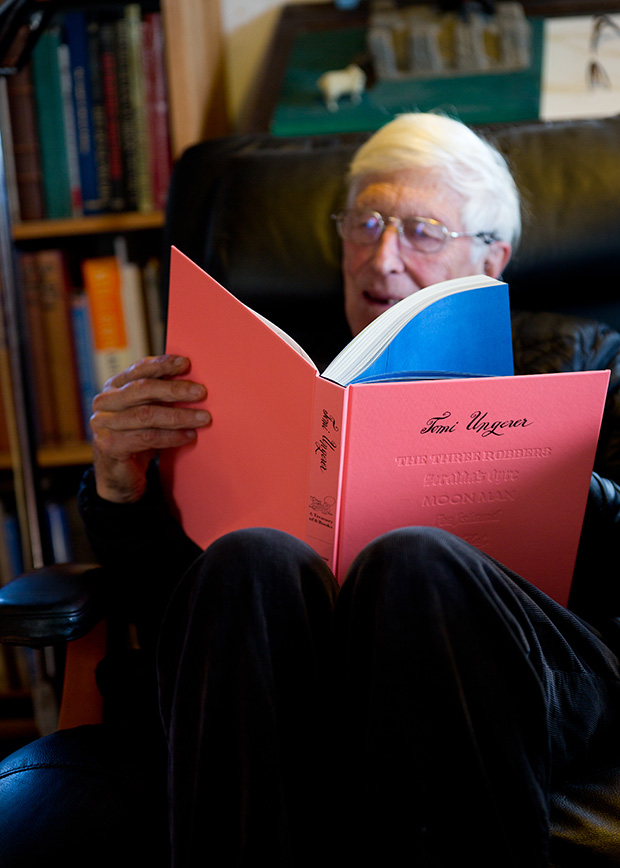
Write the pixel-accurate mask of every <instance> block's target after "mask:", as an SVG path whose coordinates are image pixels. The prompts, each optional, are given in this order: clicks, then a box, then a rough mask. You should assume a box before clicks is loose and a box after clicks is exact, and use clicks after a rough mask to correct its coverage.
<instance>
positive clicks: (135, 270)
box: [121, 262, 149, 362]
mask: <svg viewBox="0 0 620 868" xmlns="http://www.w3.org/2000/svg"><path fill="white" fill-rule="evenodd" d="M121 287H122V296H123V313H124V316H125V323H126V324H127V345H128V350H129V355H130V358H131V361H132V362H135V361H137V360H138V359H142V358H144V357H145V356H148V354H149V332H148V326H147V322H146V305H145V303H144V287H143V284H142V275H141V273H140V268H139V267H138V265H136V263H135V262H125V263H123V264H122V265H121Z"/></svg>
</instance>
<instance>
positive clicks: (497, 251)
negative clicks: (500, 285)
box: [484, 241, 512, 279]
mask: <svg viewBox="0 0 620 868" xmlns="http://www.w3.org/2000/svg"><path fill="white" fill-rule="evenodd" d="M511 254H512V245H511V244H510V242H508V241H493V242H491V244H490V245H489V246H488V248H487V250H486V251H485V257H484V273H485V274H487V275H488V276H489V277H495V278H496V279H497V278H499V277H500V275H501V273H502V272H503V270H504V268H505V267H506V266H507V265H508V262H509V261H510V256H511Z"/></svg>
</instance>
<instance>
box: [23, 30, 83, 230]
mask: <svg viewBox="0 0 620 868" xmlns="http://www.w3.org/2000/svg"><path fill="white" fill-rule="evenodd" d="M60 45H61V30H60V27H59V26H56V25H55V26H52V27H50V28H49V29H48V30H46V31H45V32H44V33H42V34H41V36H40V37H39V41H38V42H37V44H36V45H35V47H34V50H33V52H32V68H33V82H34V89H35V101H36V109H37V122H38V133H39V146H40V150H41V168H42V175H43V190H44V195H45V216H46V217H48V218H50V219H56V218H62V217H71V216H72V213H73V207H72V202H71V185H70V180H69V164H68V160H67V144H66V134H65V119H64V111H63V94H62V83H61V75H60V65H59V62H58V49H59V46H60Z"/></svg>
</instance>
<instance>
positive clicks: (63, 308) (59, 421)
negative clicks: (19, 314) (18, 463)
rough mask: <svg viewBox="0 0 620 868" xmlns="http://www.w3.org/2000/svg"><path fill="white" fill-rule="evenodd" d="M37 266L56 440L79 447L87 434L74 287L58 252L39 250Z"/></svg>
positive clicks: (62, 255) (60, 253)
mask: <svg viewBox="0 0 620 868" xmlns="http://www.w3.org/2000/svg"><path fill="white" fill-rule="evenodd" d="M36 263H37V269H38V277H39V301H40V305H41V319H42V324H43V334H44V339H45V344H46V352H47V362H48V365H49V371H50V378H51V387H52V395H53V399H54V411H55V419H56V439H57V442H59V443H61V444H65V443H76V442H80V441H82V440H83V439H84V430H83V426H82V412H81V406H80V397H79V388H78V381H77V370H76V358H75V349H74V344H73V332H72V328H71V312H70V293H71V287H70V284H69V277H68V274H67V268H66V262H65V256H64V253H63V251H62V250H58V249H51V250H39V251H37V253H36Z"/></svg>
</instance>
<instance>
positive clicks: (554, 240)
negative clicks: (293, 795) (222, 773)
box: [0, 118, 620, 868]
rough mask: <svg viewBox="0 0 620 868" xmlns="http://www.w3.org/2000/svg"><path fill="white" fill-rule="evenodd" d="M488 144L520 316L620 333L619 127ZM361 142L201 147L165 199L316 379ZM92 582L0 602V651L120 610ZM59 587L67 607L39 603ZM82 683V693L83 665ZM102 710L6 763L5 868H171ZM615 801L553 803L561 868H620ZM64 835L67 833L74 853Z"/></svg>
mask: <svg viewBox="0 0 620 868" xmlns="http://www.w3.org/2000/svg"><path fill="white" fill-rule="evenodd" d="M488 132H489V134H490V135H491V136H492V137H493V138H495V139H496V141H497V142H498V143H499V145H500V147H501V149H502V150H504V151H505V153H506V154H507V156H508V158H509V160H510V162H511V164H512V167H513V170H514V172H515V175H516V177H517V181H518V183H519V185H520V186H521V188H522V191H523V194H524V199H525V203H526V221H525V229H524V238H523V243H522V248H521V252H519V253H518V255H517V256H516V257H515V259H514V260H513V262H512V263H511V266H510V269H509V271H508V272H507V274H506V277H507V279H508V281H509V283H510V286H511V297H512V303H513V307H514V308H515V309H517V308H529V309H535V310H549V311H552V312H556V313H557V312H560V313H562V314H584V315H589V316H592V317H595V318H597V319H599V320H602V321H604V322H609V323H611V324H612V325H614V326H616V327H619V328H620V299H619V298H618V292H617V288H616V287H617V277H616V271H617V267H616V258H617V238H618V237H619V236H620V150H619V148H618V141H619V134H620V118H611V119H605V120H600V121H580V122H575V123H561V124H525V125H517V126H510V127H503V128H497V129H490V130H489V131H488ZM362 138H363V136H361V135H359V134H354V135H343V136H321V137H316V138H314V137H304V138H303V139H274V138H271V137H269V136H264V135H256V136H254V135H251V136H231V137H228V138H226V139H223V140H217V141H213V142H205V143H201V144H199V145H197V146H195V147H193V148H191V149H189V150H188V151H187V152H186V153H185V154H184V155H183V157H182V159H181V160H180V161H179V163H178V164H177V166H176V169H175V174H174V177H173V181H172V185H171V189H170V196H169V205H168V214H167V221H166V230H165V248H164V249H165V250H166V249H169V245H170V244H175V245H176V246H178V247H179V248H180V249H181V250H182V251H183V252H185V253H187V254H188V255H189V256H191V257H192V258H193V259H194V260H195V261H196V262H197V263H198V264H200V265H201V266H203V267H205V268H206V269H207V270H208V271H210V273H212V274H213V275H214V276H215V277H216V278H217V279H219V280H220V281H221V282H222V283H224V285H225V286H227V288H228V289H230V290H231V291H233V292H234V293H235V294H237V295H238V296H239V297H240V298H241V299H242V300H243V301H245V302H246V303H248V304H250V306H252V307H254V308H255V309H256V310H258V311H259V312H261V313H263V314H264V315H266V316H268V317H269V318H270V319H273V320H274V321H275V322H277V323H279V324H280V325H282V327H283V328H285V329H286V330H287V331H288V332H289V333H290V334H291V335H292V336H293V337H295V338H296V339H297V340H298V341H299V342H300V343H301V344H302V346H304V347H305V348H306V349H307V350H308V352H310V354H311V355H312V356H313V358H314V359H315V361H316V362H317V364H319V366H321V365H324V364H326V363H327V362H328V361H330V360H331V358H332V357H333V356H334V355H335V354H336V352H337V351H338V350H339V349H340V348H341V346H342V344H343V342H344V341H346V340H347V339H348V335H347V329H346V325H345V322H344V318H343V313H342V291H341V281H340V269H339V247H338V241H337V238H336V237H335V234H334V232H333V226H332V225H331V222H330V220H329V215H330V214H331V213H333V212H334V211H335V210H337V208H338V205H339V203H340V201H341V198H342V195H343V184H342V178H343V175H344V172H345V168H346V164H347V161H348V159H349V158H350V156H351V154H352V152H353V150H354V148H355V147H356V146H357V145H358V144H359V142H360V141H361V139H362ZM164 294H165V293H164ZM557 323H558V320H557V318H554V317H553V316H552V318H551V319H550V320H549V328H550V333H549V335H548V340H549V346H550V349H551V351H552V352H553V351H554V349H555V350H557V355H558V357H559V358H560V359H561V357H562V352H563V350H562V346H563V344H562V346H560V347H559V348H558V334H557V332H556V331H554V329H555V326H556V325H557ZM566 328H567V329H569V330H570V325H569V326H566ZM560 343H562V342H561V341H560ZM605 346H606V347H607V346H608V345H607V344H606V345H605ZM617 351H618V348H617V347H616V350H615V352H617ZM613 357H614V353H613V352H611V350H610V351H609V352H607V354H606V355H605V353H602V354H601V355H600V357H599V358H597V360H596V364H599V365H601V366H606V365H607V364H614V363H615V362H614V358H613ZM565 361H566V360H565ZM560 363H564V362H561V361H560V362H558V364H560ZM567 363H568V364H570V359H569V360H568V362H567ZM618 382H620V377H619V378H618ZM614 388H616V387H615V386H614ZM86 572H87V577H86V579H85V581H86V583H87V585H88V586H89V587H88V594H86V595H84V593H83V588H84V585H83V584H82V579H81V578H80V573H79V571H76V570H75V569H72V570H71V571H70V575H69V577H68V578H67V576H66V573H65V571H64V570H55V569H47V570H45V571H44V572H43V573H42V574H38V575H37V576H35V577H32V576H27V577H23V578H20V579H19V580H17V581H16V582H15V583H14V584H12V585H9V586H8V587H7V588H5V589H3V590H2V591H0V641H3V642H18V643H20V644H34V645H35V646H36V645H41V644H43V645H46V644H51V645H56V644H57V643H58V642H59V641H63V642H64V641H65V640H67V639H69V640H72V641H71V642H70V643H69V647H71V645H72V644H74V643H75V642H81V641H82V637H83V636H84V635H87V631H88V630H89V629H90V627H92V622H93V621H97V619H98V618H99V616H100V615H101V614H102V612H103V611H105V610H114V608H116V605H115V601H114V600H109V599H106V593H105V587H106V586H105V583H103V584H102V582H101V581H100V579H101V574H100V573H99V574H97V573H94V574H93V572H92V571H91V570H87V571H86ZM59 574H60V576H61V577H62V578H61V588H62V594H61V599H62V603H58V602H57V600H56V596H55V592H53V591H51V590H49V588H50V587H51V585H53V584H55V583H56V582H57V580H58V578H59ZM93 600H94V602H93ZM39 604H42V607H41V606H40V605H39ZM65 622H70V627H69V628H67V627H65V626H64V624H65ZM53 625H54V626H53ZM100 629H101V628H100ZM33 631H34V633H35V634H36V636H35V639H34V640H33V639H32V638H31V637H32V633H33ZM112 632H115V631H114V630H113V631H112ZM74 637H77V638H74ZM101 653H102V654H103V653H107V655H108V658H109V656H110V651H109V650H108V651H107V652H104V651H102V652H101ZM69 656H73V655H72V654H70V655H69ZM90 669H91V672H90V675H91V677H92V676H94V669H95V665H94V662H92V658H91V664H90ZM98 701H100V700H98ZM110 704H111V703H109V702H108V698H106V702H105V703H104V718H103V719H104V720H106V722H105V723H103V724H95V725H93V724H87V725H86V726H83V725H82V726H78V727H77V728H75V727H74V726H73V724H75V723H78V722H81V721H80V719H79V718H76V717H71V718H69V717H65V718H64V721H63V720H61V726H63V727H64V726H65V725H69V724H71V728H62V729H61V730H59V732H58V733H56V734H54V735H52V736H48V737H47V738H44V739H41V740H39V741H38V742H35V743H34V744H33V745H30V746H28V747H26V748H24V749H22V750H21V751H18V752H17V753H16V754H13V755H12V756H11V757H8V758H6V759H5V760H4V761H2V762H0V864H2V866H3V868H22V866H30V865H33V864H34V863H35V861H36V862H37V863H38V861H39V859H40V858H46V859H47V860H48V861H49V858H50V855H55V854H59V855H60V854H61V855H62V858H63V861H64V863H65V864H66V865H73V863H74V862H75V864H76V865H77V864H78V863H79V864H80V865H82V864H84V863H86V864H90V865H99V864H108V863H112V861H113V862H114V864H117V865H119V864H120V865H124V864H125V862H124V861H122V859H123V858H124V856H125V855H126V856H127V859H126V864H127V865H129V864H130V862H132V863H133V862H137V861H138V860H139V861H140V862H141V863H144V862H145V861H147V860H148V862H149V863H150V864H152V865H157V864H158V863H161V864H166V858H167V857H166V850H165V842H164V843H162V831H163V832H164V833H165V821H164V819H163V807H162V806H163V801H164V800H163V799H162V798H161V796H162V793H161V788H160V785H161V783H162V782H161V779H160V777H159V773H160V771H161V765H160V762H159V756H158V755H157V756H156V755H155V754H152V753H151V748H150V746H149V749H148V750H146V751H145V750H144V747H145V745H144V743H142V744H141V743H140V742H141V739H140V738H139V736H138V735H137V733H138V732H139V728H136V727H134V726H132V725H128V724H127V723H126V722H123V721H122V719H120V718H119V716H118V715H116V714H112V715H109V714H108V715H107V717H106V714H105V708H106V705H110ZM116 706H117V707H118V703H116ZM619 735H620V734H619ZM158 749H159V748H158V747H155V751H157V750H158ZM145 754H146V756H145ZM156 784H157V785H156ZM619 788H620V773H619V774H616V770H613V771H612V772H611V773H610V772H609V771H606V772H604V773H603V772H601V774H600V776H599V777H598V778H589V779H588V780H587V781H583V784H582V785H581V786H579V787H575V788H574V789H573V791H571V792H566V793H564V794H563V795H562V798H561V799H558V800H557V803H556V804H555V805H554V816H555V821H554V836H553V837H554V849H553V852H554V860H555V862H554V864H555V865H556V868H572V866H580V868H582V866H583V865H586V864H587V865H601V866H617V865H620V842H619V838H620V792H619ZM59 807H60V811H58V808H59ZM59 813H60V814H61V815H62V822H63V823H64V824H65V825H62V823H61V822H60V819H59V817H58V814H59ZM69 827H70V828H71V829H72V830H73V832H77V834H76V835H74V837H73V840H74V845H73V847H71V846H70V845H69V843H68V842H69V838H68V830H69ZM163 837H164V838H165V834H164V835H163ZM134 844H135V845H136V846H135V847H134V846H133V845H134ZM148 844H151V845H152V847H151V849H150V850H148V851H147V849H146V846H147V845H148ZM112 851H113V852H112Z"/></svg>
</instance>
